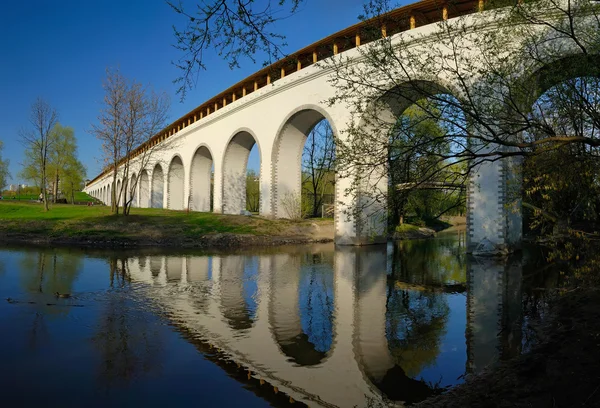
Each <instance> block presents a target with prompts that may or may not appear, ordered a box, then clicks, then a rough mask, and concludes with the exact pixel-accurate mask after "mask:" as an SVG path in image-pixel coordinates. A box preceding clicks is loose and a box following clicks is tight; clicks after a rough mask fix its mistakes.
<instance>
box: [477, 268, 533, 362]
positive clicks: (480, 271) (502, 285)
mask: <svg viewBox="0 0 600 408" xmlns="http://www.w3.org/2000/svg"><path fill="white" fill-rule="evenodd" d="M521 273H522V266H521V263H520V260H513V261H512V262H510V263H509V264H506V263H505V262H503V261H502V260H499V259H495V258H481V257H470V258H469V259H468V261H467V284H468V292H467V359H468V360H467V371H468V372H472V373H479V372H481V370H483V369H484V368H485V367H487V366H490V365H494V364H496V363H497V362H498V360H499V359H500V357H501V356H503V355H506V356H514V355H516V354H518V353H519V352H520V339H521V334H520V331H521V327H520V321H521Z"/></svg>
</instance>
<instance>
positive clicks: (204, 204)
mask: <svg viewBox="0 0 600 408" xmlns="http://www.w3.org/2000/svg"><path fill="white" fill-rule="evenodd" d="M212 165H213V156H212V154H211V152H210V150H209V148H208V147H207V146H204V145H203V146H200V147H198V149H196V152H195V153H194V157H193V158H192V167H191V168H190V198H191V200H190V210H192V211H204V212H208V211H210V210H211V199H210V198H211V176H212Z"/></svg>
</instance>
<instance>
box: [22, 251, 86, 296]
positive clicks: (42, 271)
mask: <svg viewBox="0 0 600 408" xmlns="http://www.w3.org/2000/svg"><path fill="white" fill-rule="evenodd" d="M82 264H83V257H82V255H79V254H73V253H57V252H53V253H50V252H46V251H43V250H41V251H38V252H37V253H36V254H35V255H32V254H31V253H26V254H25V256H24V257H23V258H22V259H21V261H20V273H19V276H20V280H21V285H22V287H23V289H24V290H25V291H28V292H32V293H33V292H37V293H47V294H54V293H56V292H59V293H72V291H73V283H74V282H75V281H76V280H77V278H78V277H79V273H80V272H81V269H82Z"/></svg>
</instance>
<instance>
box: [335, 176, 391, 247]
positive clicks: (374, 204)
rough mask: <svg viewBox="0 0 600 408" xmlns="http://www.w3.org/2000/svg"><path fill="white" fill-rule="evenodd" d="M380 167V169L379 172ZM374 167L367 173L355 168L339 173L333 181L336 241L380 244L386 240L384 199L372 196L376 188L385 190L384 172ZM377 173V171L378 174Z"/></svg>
mask: <svg viewBox="0 0 600 408" xmlns="http://www.w3.org/2000/svg"><path fill="white" fill-rule="evenodd" d="M378 170H379V173H378ZM383 171H385V169H375V170H374V171H373V172H372V173H371V174H370V175H369V176H364V175H363V177H362V178H361V177H360V176H354V174H356V173H355V172H352V173H349V174H345V175H343V176H338V177H337V178H336V183H335V197H336V203H335V243H336V244H337V245H369V244H380V243H384V242H386V240H387V202H382V201H381V198H382V197H385V195H380V197H378V199H379V200H376V199H375V198H374V196H375V194H376V191H377V189H386V190H387V176H385V175H383V174H382V173H381V172H383ZM377 173H378V174H377Z"/></svg>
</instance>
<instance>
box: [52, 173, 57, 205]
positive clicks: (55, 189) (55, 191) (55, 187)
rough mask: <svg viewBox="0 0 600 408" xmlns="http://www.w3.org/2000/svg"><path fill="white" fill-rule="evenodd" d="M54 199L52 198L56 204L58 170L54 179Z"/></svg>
mask: <svg viewBox="0 0 600 408" xmlns="http://www.w3.org/2000/svg"><path fill="white" fill-rule="evenodd" d="M53 187H54V188H53V190H54V191H53V193H54V197H53V198H52V202H53V203H54V204H56V199H57V198H58V169H57V170H56V177H55V178H54V186H53Z"/></svg>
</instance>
